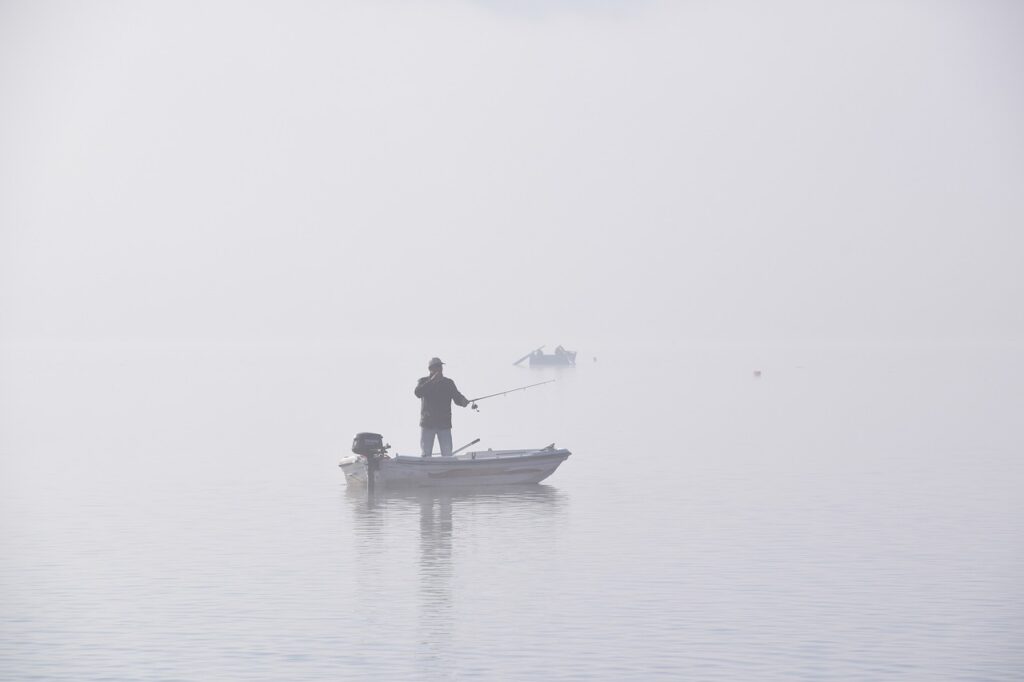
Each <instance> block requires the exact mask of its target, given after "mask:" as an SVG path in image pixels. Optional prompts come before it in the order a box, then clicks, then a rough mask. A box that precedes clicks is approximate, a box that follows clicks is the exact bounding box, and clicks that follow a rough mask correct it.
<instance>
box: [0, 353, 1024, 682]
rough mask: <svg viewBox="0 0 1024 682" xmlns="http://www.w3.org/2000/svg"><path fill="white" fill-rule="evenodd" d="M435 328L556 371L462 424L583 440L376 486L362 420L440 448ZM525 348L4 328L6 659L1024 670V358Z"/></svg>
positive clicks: (485, 436) (71, 675)
mask: <svg viewBox="0 0 1024 682" xmlns="http://www.w3.org/2000/svg"><path fill="white" fill-rule="evenodd" d="M434 353H441V354H442V355H443V356H445V359H446V360H447V361H448V362H449V365H448V374H449V375H450V376H452V377H453V378H454V379H455V380H456V382H457V383H458V384H459V386H460V388H461V389H463V391H464V392H465V393H466V394H467V395H480V394H485V393H492V392H494V391H497V390H503V389H505V388H510V387H513V386H517V385H522V384H526V383H532V382H534V381H539V380H543V379H546V378H556V379H558V381H557V382H556V383H555V384H552V385H550V386H545V387H541V388H538V389H531V390H530V391H526V392H520V393H517V394H513V395H510V396H507V397H502V398H495V399H492V400H489V401H485V402H481V403H480V408H481V412H480V413H479V414H472V413H470V412H469V411H468V410H467V411H457V412H456V414H455V419H456V423H455V434H456V435H455V441H456V445H457V446H458V445H462V444H463V443H466V442H468V441H470V440H472V439H473V438H476V437H480V438H481V439H482V442H481V444H480V445H481V446H484V447H495V448H503V447H529V446H543V445H546V444H548V443H550V442H552V441H554V442H556V443H557V444H558V445H560V446H565V447H568V448H570V449H572V450H573V452H574V455H573V456H572V457H571V458H570V459H569V460H568V461H567V462H566V463H565V464H563V465H562V467H561V468H560V469H559V470H558V471H557V472H556V473H555V475H554V476H552V477H551V478H550V479H548V481H546V482H545V483H543V484H541V485H538V486H519V487H511V488H505V487H502V488H495V489H481V490H467V491H458V492H450V493H444V492H436V493H429V492H427V493H401V492H395V493H382V494H380V495H378V496H377V497H376V498H374V499H367V496H366V494H365V492H364V491H362V490H359V489H356V490H350V489H348V488H347V487H346V484H345V481H344V478H343V476H342V475H341V473H340V470H339V469H338V468H337V466H336V464H337V460H338V459H339V458H340V457H341V456H342V455H343V454H345V453H346V452H347V448H348V445H349V442H350V439H351V436H352V434H353V433H355V432H357V431H364V430H375V431H380V432H382V433H384V434H385V436H386V438H387V439H388V440H389V441H390V442H391V443H392V444H393V445H394V446H395V449H397V450H398V451H399V452H403V453H410V454H411V453H414V452H415V449H416V441H417V428H416V419H417V410H418V405H417V401H416V400H415V398H414V397H413V396H412V387H413V385H414V383H415V379H416V377H418V376H420V375H421V374H422V367H421V366H420V365H422V364H423V362H424V361H425V360H426V359H427V357H429V356H430V355H432V354H434ZM353 354H355V356H356V357H357V359H358V361H357V362H353V361H352V358H353ZM520 354H521V351H520V349H519V348H515V349H507V348H506V349H487V350H482V349H479V348H476V349H469V350H465V351H462V352H461V353H460V352H459V351H458V350H454V351H451V352H449V353H447V354H445V353H443V352H442V350H440V349H426V352H422V349H415V348H398V347H396V348H391V349H386V350H375V351H374V350H368V349H343V350H342V351H339V350H338V349H327V348H322V347H320V348H318V347H313V348H308V347H302V348H262V349H260V348H232V347H212V348H211V347H171V346H167V347H138V346H135V347H117V348H115V347H97V346H93V347H82V346H47V347H38V346H36V347H30V346H11V345H8V346H4V347H3V348H2V352H0V372H2V373H0V476H2V478H0V498H2V499H0V543H2V553H0V597H2V601H0V678H2V679H9V680H29V679H46V680H98V679H117V680H122V679H139V680H208V679H235V680H282V679H289V680H334V679H352V678H357V679H358V678H367V679H369V678H373V679H423V680H436V679H471V678H477V679H524V680H525V679H580V680H584V679H586V680H592V679H657V678H663V679H684V678H685V679H709V680H713V679H723V680H726V679H727V680H738V679H759V680H765V679H769V680H770V679H779V680H794V679H798V680H820V679H842V680H857V679H862V680H880V679H885V680H894V679H899V680H1019V679H1021V678H1022V677H1024V637H1022V636H1021V633H1022V632H1024V540H1022V537H1024V495H1022V494H1021V490H1022V489H1024V466H1022V456H1024V448H1022V445H1024V435H1022V434H1024V430H1022V429H1021V422H1020V415H1021V414H1022V413H1024V411H1022V407H1024V389H1022V387H1024V371H1022V366H1024V365H1022V358H1021V355H1020V354H1019V353H1017V352H1012V351H1008V350H999V351H992V350H978V349H959V350H935V349H932V350H922V349H887V350H865V349H861V350H856V351H854V350H820V349H819V350H794V349H789V350H772V351H765V350H761V351H752V350H749V349H732V350H721V349H719V350H714V351H711V350H691V351H685V352H683V351H680V352H678V353H665V352H656V351H653V350H652V351H648V352H644V353H637V352H629V353H626V352H623V353H615V352H611V353H602V355H601V357H600V358H599V361H597V362H594V361H593V360H592V359H591V357H590V356H589V355H586V353H585V352H584V353H582V354H581V360H582V362H581V366H580V367H579V368H577V369H576V370H572V371H565V370H563V371H558V370H542V371H532V370H529V369H523V368H516V367H512V366H511V365H510V361H511V360H514V359H515V358H516V357H518V356H519V355H520ZM421 356H422V357H421ZM506 356H508V357H506ZM627 360H629V361H627ZM755 369H760V370H762V372H763V374H762V376H761V378H759V379H758V378H755V377H754V376H753V370H755Z"/></svg>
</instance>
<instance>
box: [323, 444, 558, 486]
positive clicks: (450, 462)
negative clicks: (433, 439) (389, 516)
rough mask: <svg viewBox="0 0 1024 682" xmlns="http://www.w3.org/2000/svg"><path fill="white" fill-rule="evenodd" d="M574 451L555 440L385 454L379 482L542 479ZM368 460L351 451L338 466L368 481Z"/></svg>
mask: <svg viewBox="0 0 1024 682" xmlns="http://www.w3.org/2000/svg"><path fill="white" fill-rule="evenodd" d="M571 454H572V453H571V452H569V451H568V450H566V449H565V448H556V447H555V444H554V443H552V444H551V445H549V446H547V447H546V448H540V449H533V450H483V451H480V452H466V453H463V454H458V455H454V456H452V457H410V456H408V455H395V456H393V457H388V456H383V457H381V458H380V459H379V460H378V461H379V465H378V469H377V471H376V473H375V475H374V481H375V483H376V485H384V486H388V487H395V488H398V487H405V488H416V487H450V486H478V485H505V484H519V483H540V482H541V481H543V480H544V479H545V478H547V477H548V476H550V475H551V474H553V473H555V469H557V468H558V467H559V465H560V464H561V463H562V462H564V461H565V460H566V459H568V458H569V455H571ZM366 462H367V459H366V457H365V456H362V455H351V456H349V457H345V458H343V459H342V460H341V462H340V463H339V464H338V466H340V467H341V470H342V471H343V472H345V478H346V480H347V481H348V482H349V484H350V485H351V484H357V485H360V484H361V485H366Z"/></svg>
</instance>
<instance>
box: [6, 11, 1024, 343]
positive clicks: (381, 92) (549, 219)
mask: <svg viewBox="0 0 1024 682" xmlns="http://www.w3.org/2000/svg"><path fill="white" fill-rule="evenodd" d="M1022 22H1024V9H1022V8H1021V6H1020V5H1019V4H1018V3H1014V2H980V3H979V2H904V3H887V2H868V3H828V4H827V5H822V4H820V3H810V2H808V3H801V2H784V3H774V4H772V5H764V4H763V3H701V2H698V3H658V2H639V3H625V2H623V3H618V2H604V3H597V4H589V3H582V2H565V3H526V4H519V3H504V2H484V3H472V2H443V3H431V5H430V6H426V5H421V4H416V3H404V2H379V3H320V2H300V3H290V4H288V5H285V4H283V3H274V2H256V3H241V2H239V3H234V2H217V3H187V2H186V3H141V4H140V3H126V2H124V3H122V2H100V3H87V4H82V3H71V2H68V3H61V2H43V3H37V2H5V3H3V4H2V6H0V93H2V98H0V117H2V119H0V120H2V126H0V197H2V200H0V225H2V232H0V234H2V237H0V238H2V240H3V242H2V244H0V254H2V255H0V259H2V260H0V277H2V279H0V297H2V298H0V324H2V327H0V333H2V335H3V339H4V340H5V341H16V342H38V341H76V342H77V341H90V342H111V341H118V342H121V341H130V342H136V341H175V342H178V341H185V342H200V343H211V342H227V343H254V342H303V343H308V342H314V341H315V342H326V343H336V342H339V341H351V340H355V339H359V340H369V341H376V340H384V339H394V338H396V337H399V336H401V337H405V338H409V337H412V338H415V339H417V340H418V341H422V342H423V348H424V350H423V354H426V355H427V356H428V357H429V355H431V354H433V353H439V352H441V350H440V349H438V348H437V347H438V345H440V346H442V347H443V345H444V343H445V342H447V341H448V340H450V339H471V340H482V339H498V340H506V339H508V340H514V343H510V344H509V345H510V346H511V347H515V348H519V347H521V346H522V345H523V344H524V343H525V348H524V351H523V352H525V350H526V349H528V348H530V347H534V346H535V345H538V344H539V343H542V342H545V341H546V340H549V341H550V342H553V343H558V342H562V343H566V345H568V346H569V347H572V344H576V345H579V343H581V342H583V341H586V343H587V344H588V345H600V344H602V343H606V342H607V343H611V342H624V343H629V344H636V343H641V344H652V343H656V344H668V345H671V344H676V343H685V342H692V341H708V340H709V341H713V342H722V341H729V342H740V343H755V344H758V343H769V342H772V343H777V342H785V343H793V342H798V343H807V342H814V343H817V342H836V341H839V342H847V341H854V342H879V341H883V342H891V341H901V342H905V341H913V342H928V343H933V342H935V341H940V340H941V341H947V340H949V341H956V342H963V341H970V342H979V341H981V342H994V343H1008V342H1013V343H1019V342H1020V339H1021V332H1022V330H1024V306H1022V305H1021V301H1022V293H1024V291H1022V287H1024V277H1021V275H1020V253H1021V247H1022V236H1021V230H1020V225H1021V219H1022V216H1024V207H1022V202H1024V193H1022V192H1021V185H1022V180H1024V146H1022V145H1024V132H1022V130H1024V129H1022V126H1021V125H1020V120H1021V119H1022V118H1024V100H1022V86H1021V80H1020V73H1021V72H1022V67H1024V59H1022V56H1024V47H1022V45H1024V41H1021V36H1022V28H1024V23H1022ZM433 349H437V350H433ZM516 357H518V356H516Z"/></svg>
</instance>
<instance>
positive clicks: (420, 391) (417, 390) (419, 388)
mask: <svg viewBox="0 0 1024 682" xmlns="http://www.w3.org/2000/svg"><path fill="white" fill-rule="evenodd" d="M429 380H430V377H423V378H422V379H420V380H419V381H417V382H416V388H414V389H413V391H412V392H413V394H414V395H415V396H416V397H417V398H422V397H423V387H424V386H426V385H427V381H429Z"/></svg>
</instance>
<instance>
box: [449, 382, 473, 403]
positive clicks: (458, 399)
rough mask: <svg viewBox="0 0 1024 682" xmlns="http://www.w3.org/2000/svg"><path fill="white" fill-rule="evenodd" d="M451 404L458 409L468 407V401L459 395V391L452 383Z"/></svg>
mask: <svg viewBox="0 0 1024 682" xmlns="http://www.w3.org/2000/svg"><path fill="white" fill-rule="evenodd" d="M452 402H453V403H455V404H456V405H458V406H459V407H465V406H466V405H469V400H467V399H466V396H464V395H462V394H461V393H459V389H458V388H456V386H455V382H454V381H453V382H452Z"/></svg>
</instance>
